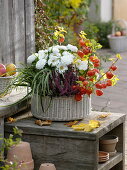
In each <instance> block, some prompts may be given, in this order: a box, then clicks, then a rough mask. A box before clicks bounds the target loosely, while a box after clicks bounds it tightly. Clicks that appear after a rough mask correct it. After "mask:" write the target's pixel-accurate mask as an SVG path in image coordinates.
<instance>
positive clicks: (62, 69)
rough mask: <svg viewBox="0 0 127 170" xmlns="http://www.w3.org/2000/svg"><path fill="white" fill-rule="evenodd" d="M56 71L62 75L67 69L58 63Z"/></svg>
mask: <svg viewBox="0 0 127 170" xmlns="http://www.w3.org/2000/svg"><path fill="white" fill-rule="evenodd" d="M57 70H58V72H59V73H60V74H61V73H64V72H65V71H66V70H68V67H67V66H65V65H62V64H61V63H60V64H58V66H57Z"/></svg>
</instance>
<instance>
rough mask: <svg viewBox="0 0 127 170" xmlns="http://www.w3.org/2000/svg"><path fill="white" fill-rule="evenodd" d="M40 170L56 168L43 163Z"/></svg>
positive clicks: (53, 169) (50, 164) (54, 169)
mask: <svg viewBox="0 0 127 170" xmlns="http://www.w3.org/2000/svg"><path fill="white" fill-rule="evenodd" d="M39 170H56V168H55V165H54V164H52V163H43V164H41V166H40V168H39Z"/></svg>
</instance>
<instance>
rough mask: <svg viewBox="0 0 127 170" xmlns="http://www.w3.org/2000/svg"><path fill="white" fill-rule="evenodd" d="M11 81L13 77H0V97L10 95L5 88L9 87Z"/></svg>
mask: <svg viewBox="0 0 127 170" xmlns="http://www.w3.org/2000/svg"><path fill="white" fill-rule="evenodd" d="M12 79H13V77H0V97H3V96H5V95H7V94H8V93H10V90H8V89H7V88H8V86H9V85H10V83H11V80H12Z"/></svg>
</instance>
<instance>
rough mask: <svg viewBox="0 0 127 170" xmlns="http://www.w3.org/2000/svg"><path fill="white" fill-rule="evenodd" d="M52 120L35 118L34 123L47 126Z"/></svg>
mask: <svg viewBox="0 0 127 170" xmlns="http://www.w3.org/2000/svg"><path fill="white" fill-rule="evenodd" d="M51 123H52V121H51V120H45V121H42V120H35V124H37V125H39V126H49V125H51Z"/></svg>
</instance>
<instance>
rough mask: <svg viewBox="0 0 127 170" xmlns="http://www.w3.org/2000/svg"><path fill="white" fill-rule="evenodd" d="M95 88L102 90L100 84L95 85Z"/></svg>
mask: <svg viewBox="0 0 127 170" xmlns="http://www.w3.org/2000/svg"><path fill="white" fill-rule="evenodd" d="M95 86H96V88H97V89H102V88H103V86H102V84H101V83H97V84H95Z"/></svg>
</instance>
